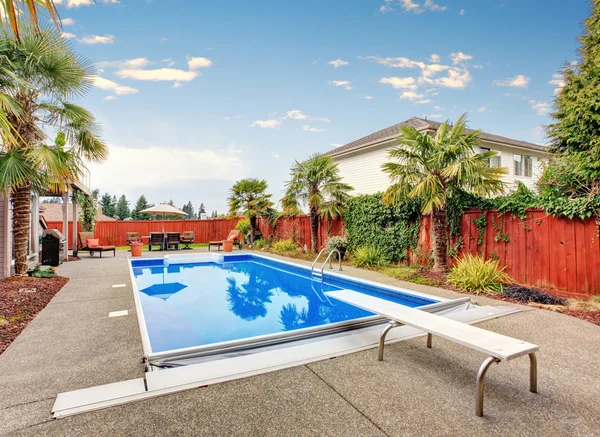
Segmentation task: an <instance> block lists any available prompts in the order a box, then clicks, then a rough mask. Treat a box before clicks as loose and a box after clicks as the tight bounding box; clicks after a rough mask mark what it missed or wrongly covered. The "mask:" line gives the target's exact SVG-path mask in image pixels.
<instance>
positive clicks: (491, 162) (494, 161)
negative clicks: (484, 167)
mask: <svg viewBox="0 0 600 437" xmlns="http://www.w3.org/2000/svg"><path fill="white" fill-rule="evenodd" d="M479 150H480V153H486V152H489V151H490V149H489V148H487V147H480V148H479ZM486 161H487V163H488V167H492V168H495V167H501V166H502V160H501V159H500V154H497V155H496V156H493V157H492V158H489V159H486Z"/></svg>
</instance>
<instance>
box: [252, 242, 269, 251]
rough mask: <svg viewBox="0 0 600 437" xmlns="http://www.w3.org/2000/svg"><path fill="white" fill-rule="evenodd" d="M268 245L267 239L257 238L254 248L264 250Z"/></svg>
mask: <svg viewBox="0 0 600 437" xmlns="http://www.w3.org/2000/svg"><path fill="white" fill-rule="evenodd" d="M265 247H267V242H266V241H265V240H256V241H255V242H254V248H255V249H258V250H262V249H264V248H265Z"/></svg>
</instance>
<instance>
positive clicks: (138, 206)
mask: <svg viewBox="0 0 600 437" xmlns="http://www.w3.org/2000/svg"><path fill="white" fill-rule="evenodd" d="M151 206H152V205H150V204H149V203H148V200H146V196H144V195H143V194H142V195H141V196H140V197H139V198H138V200H137V202H135V207H134V208H133V211H131V218H133V219H134V220H150V214H142V213H140V211H143V210H145V209H147V208H150V207H151Z"/></svg>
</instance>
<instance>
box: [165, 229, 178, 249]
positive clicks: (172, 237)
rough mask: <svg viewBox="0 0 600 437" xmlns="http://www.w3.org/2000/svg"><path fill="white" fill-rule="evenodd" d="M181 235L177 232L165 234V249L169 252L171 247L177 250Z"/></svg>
mask: <svg viewBox="0 0 600 437" xmlns="http://www.w3.org/2000/svg"><path fill="white" fill-rule="evenodd" d="M180 239H181V234H180V233H179V232H167V243H166V249H167V250H169V249H170V248H171V247H173V248H176V249H177V250H179V243H180Z"/></svg>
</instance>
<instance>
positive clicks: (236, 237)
mask: <svg viewBox="0 0 600 437" xmlns="http://www.w3.org/2000/svg"><path fill="white" fill-rule="evenodd" d="M243 239H244V236H243V235H242V233H241V232H240V231H238V230H237V229H234V230H232V231H230V232H229V235H228V236H227V238H226V240H233V245H234V246H237V247H238V249H240V250H242V240H243ZM223 241H224V240H218V241H209V242H208V250H210V248H211V246H217V250H221V248H222V247H223Z"/></svg>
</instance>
